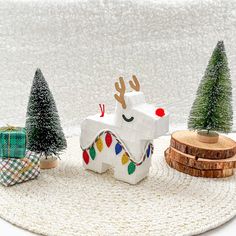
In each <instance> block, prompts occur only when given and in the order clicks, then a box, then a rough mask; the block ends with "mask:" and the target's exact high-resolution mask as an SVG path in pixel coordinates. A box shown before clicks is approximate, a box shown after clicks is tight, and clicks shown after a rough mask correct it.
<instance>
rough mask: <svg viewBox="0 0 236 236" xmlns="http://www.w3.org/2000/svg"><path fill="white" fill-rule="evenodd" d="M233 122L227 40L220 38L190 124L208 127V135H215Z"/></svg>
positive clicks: (201, 129) (203, 129)
mask: <svg viewBox="0 0 236 236" xmlns="http://www.w3.org/2000/svg"><path fill="white" fill-rule="evenodd" d="M232 122H233V110H232V87H231V80H230V72H229V68H228V62H227V57H226V52H225V47H224V43H223V41H219V42H218V43H217V45H216V47H215V49H214V51H213V54H212V56H211V58H210V61H209V63H208V66H207V68H206V71H205V75H204V77H203V78H202V81H201V83H200V85H199V88H198V90H197V97H196V99H195V101H194V103H193V106H192V108H191V111H190V115H189V119H188V128H189V129H193V130H198V131H200V132H203V133H204V131H205V135H209V136H211V135H213V136H214V134H216V133H215V132H214V131H218V132H223V133H229V132H230V131H231V128H232ZM216 135H217V134H216Z"/></svg>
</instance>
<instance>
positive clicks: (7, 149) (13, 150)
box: [0, 126, 26, 158]
mask: <svg viewBox="0 0 236 236" xmlns="http://www.w3.org/2000/svg"><path fill="white" fill-rule="evenodd" d="M25 150H26V130H25V128H20V127H14V126H7V127H2V128H0V158H10V157H13V158H24V157H25Z"/></svg>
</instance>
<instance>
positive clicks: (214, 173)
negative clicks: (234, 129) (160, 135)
mask: <svg viewBox="0 0 236 236" xmlns="http://www.w3.org/2000/svg"><path fill="white" fill-rule="evenodd" d="M165 159H166V162H167V164H168V165H169V166H171V167H172V168H174V169H176V170H178V171H180V172H183V173H186V174H189V175H192V176H197V177H206V178H224V177H229V176H231V175H233V174H234V168H236V142H235V141H234V140H232V139H230V138H227V137H225V136H222V135H220V136H219V141H218V142H217V143H211V144H210V143H202V142H200V141H199V140H198V138H197V133H196V132H192V131H177V132H174V133H173V134H172V136H171V142H170V147H169V148H167V149H166V151H165Z"/></svg>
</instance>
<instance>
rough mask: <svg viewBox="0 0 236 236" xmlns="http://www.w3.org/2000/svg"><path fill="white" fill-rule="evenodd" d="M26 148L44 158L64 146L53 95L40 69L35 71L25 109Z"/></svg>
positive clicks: (55, 154)
mask: <svg viewBox="0 0 236 236" xmlns="http://www.w3.org/2000/svg"><path fill="white" fill-rule="evenodd" d="M26 130H27V136H28V143H27V149H29V150H30V151H34V152H36V153H39V154H40V156H44V157H45V158H46V159H47V158H48V156H52V155H54V156H58V155H59V154H60V152H61V151H62V150H63V149H65V148H66V146H67V144H66V139H65V136H64V133H63V130H62V128H61V125H60V119H59V115H58V111H57V108H56V104H55V101H54V99H53V95H52V93H51V92H50V90H49V87H48V84H47V82H46V80H45V78H44V76H43V74H42V72H41V70H40V69H37V70H36V72H35V76H34V80H33V85H32V88H31V94H30V98H29V103H28V109H27V118H26Z"/></svg>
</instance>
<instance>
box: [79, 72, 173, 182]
mask: <svg viewBox="0 0 236 236" xmlns="http://www.w3.org/2000/svg"><path fill="white" fill-rule="evenodd" d="M119 82H120V83H118V82H116V83H115V88H116V90H117V92H118V93H119V94H115V99H116V100H117V102H116V110H115V113H114V114H105V115H103V114H102V115H100V114H96V115H93V116H89V117H87V118H86V119H85V120H84V121H83V122H82V125H81V139H80V144H81V148H82V150H83V165H84V167H85V168H86V169H89V170H93V171H95V172H98V173H103V172H105V171H106V170H108V169H109V168H110V167H114V176H115V178H116V179H118V180H122V181H125V182H127V183H130V184H136V183H138V182H139V181H140V180H142V179H143V178H145V177H146V176H147V174H148V172H149V168H150V165H151V155H152V150H153V145H152V141H153V139H155V138H158V137H159V136H161V135H163V134H165V133H166V132H168V130H169V115H168V114H165V111H164V110H163V109H162V108H158V109H156V108H155V106H153V105H150V104H147V103H146V102H145V98H144V94H143V93H142V92H140V91H139V90H140V85H139V81H138V80H137V78H136V77H135V76H133V80H131V81H129V84H130V87H131V88H132V89H133V90H134V92H127V93H125V91H126V87H125V83H124V80H123V78H122V77H120V78H119Z"/></svg>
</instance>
